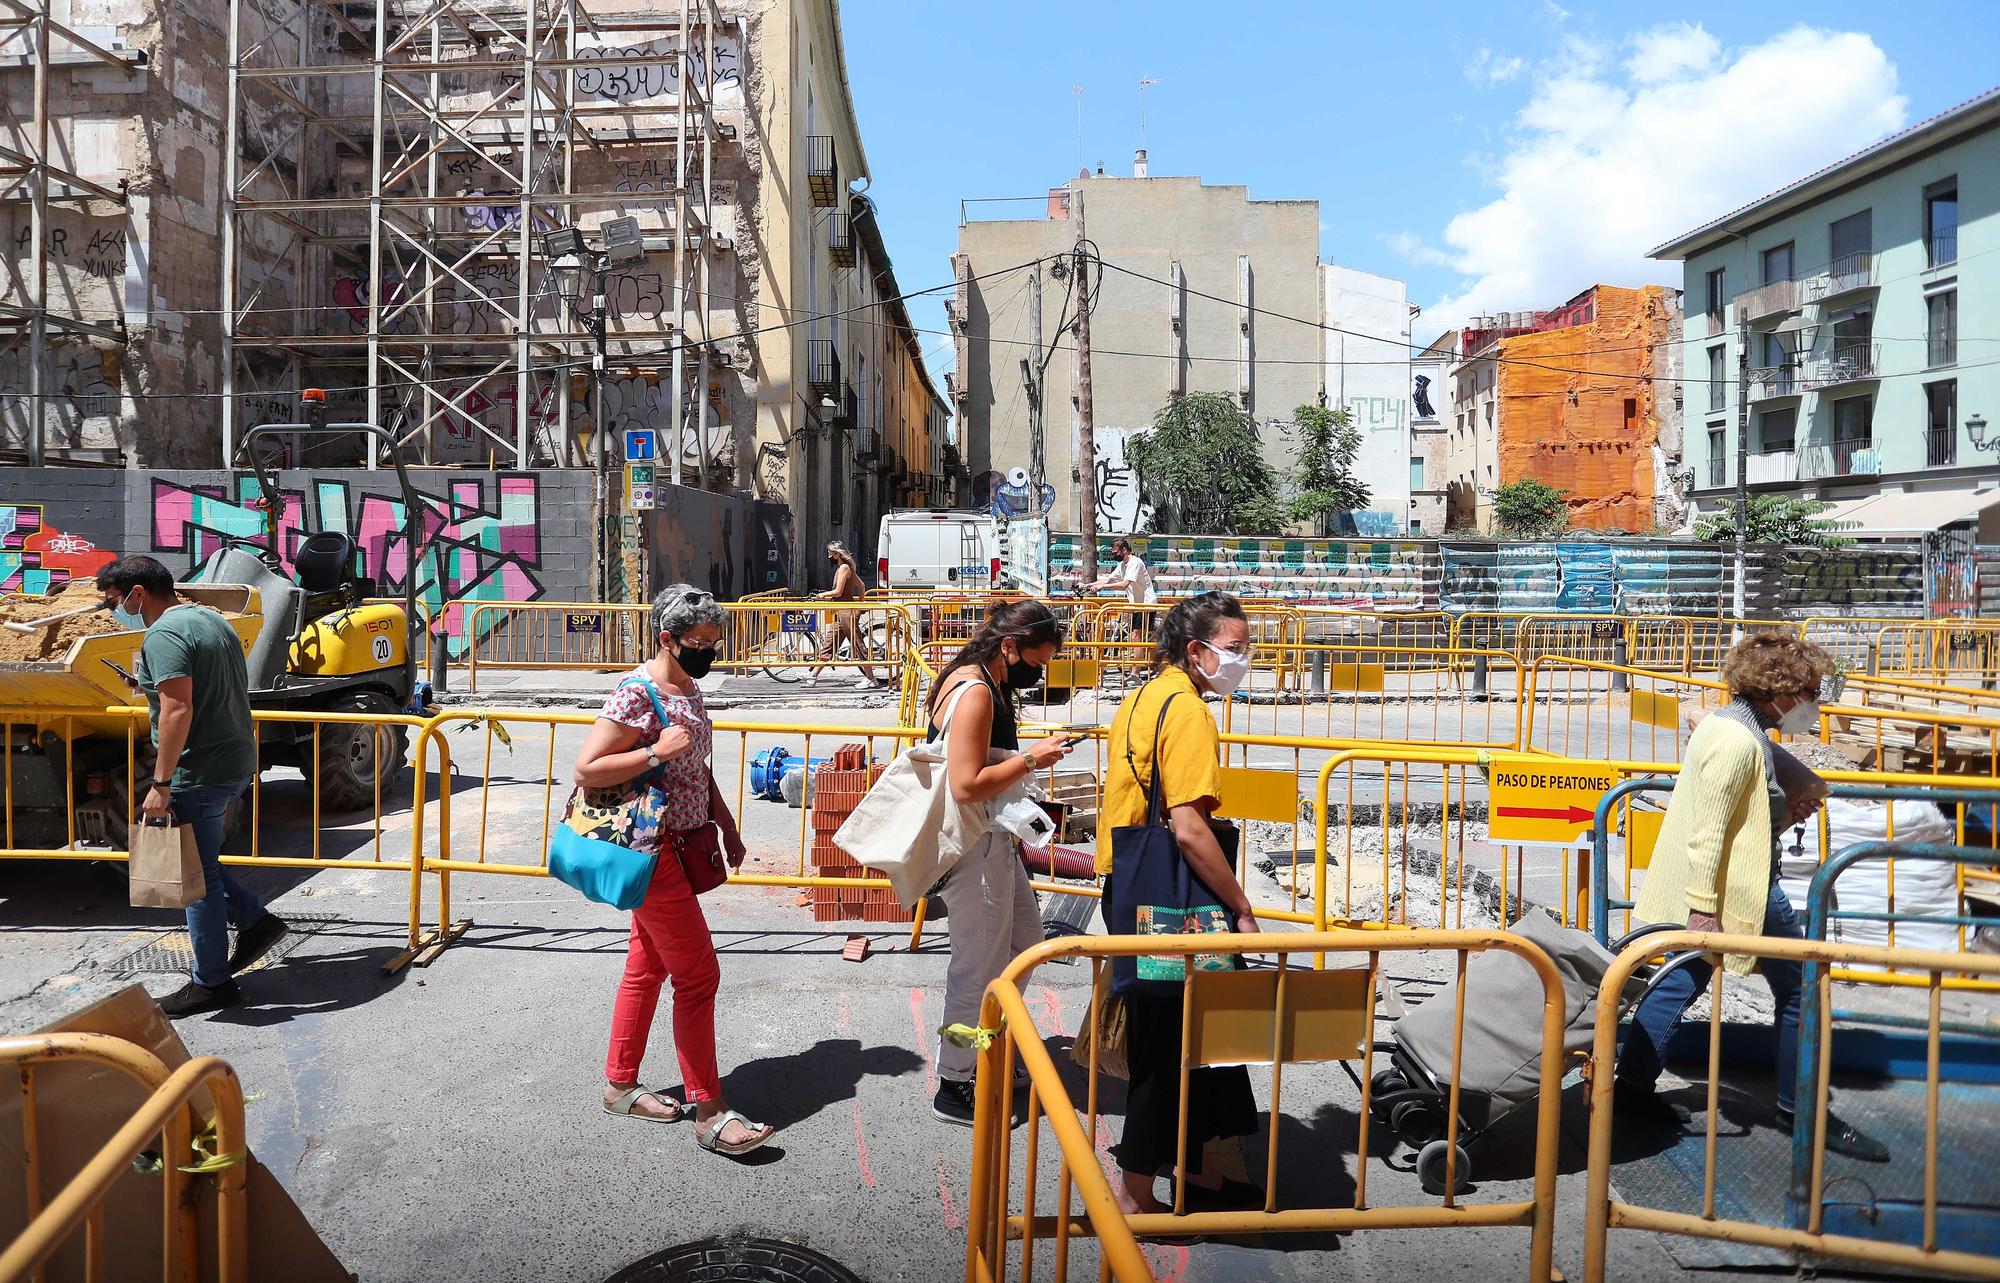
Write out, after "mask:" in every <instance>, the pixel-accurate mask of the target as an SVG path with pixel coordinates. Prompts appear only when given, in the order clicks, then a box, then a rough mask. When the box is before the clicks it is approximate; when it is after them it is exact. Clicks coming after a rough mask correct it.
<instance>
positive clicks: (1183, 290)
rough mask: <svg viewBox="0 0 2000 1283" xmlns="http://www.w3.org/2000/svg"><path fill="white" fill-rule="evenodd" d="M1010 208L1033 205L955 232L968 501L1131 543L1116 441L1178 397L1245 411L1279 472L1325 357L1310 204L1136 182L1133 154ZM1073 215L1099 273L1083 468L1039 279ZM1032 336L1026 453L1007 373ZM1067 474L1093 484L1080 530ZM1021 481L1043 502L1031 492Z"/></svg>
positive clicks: (1071, 231)
mask: <svg viewBox="0 0 2000 1283" xmlns="http://www.w3.org/2000/svg"><path fill="white" fill-rule="evenodd" d="M1023 199H1024V200H1028V199H1031V200H1032V202H1033V204H1034V205H1035V206H1036V207H1037V214H1036V216H1035V217H1032V218H1020V217H1014V218H986V217H972V218H970V219H968V220H967V221H965V222H962V223H961V224H960V227H959V234H958V253H957V254H956V255H955V256H954V260H953V262H954V267H955V269H956V272H957V279H958V282H959V285H958V290H957V294H956V297H955V298H954V300H953V302H952V312H951V315H952V325H953V328H954V329H955V330H956V332H957V334H958V342H957V349H958V351H957V361H956V369H955V371H954V375H953V378H952V380H951V386H952V395H953V400H954V403H955V408H956V410H957V413H958V416H959V424H960V442H959V448H960V450H961V451H962V452H963V455H964V459H965V463H966V465H967V467H968V468H969V469H970V471H971V475H972V493H971V494H970V495H969V496H968V500H969V502H971V503H973V504H975V505H977V506H979V507H986V508H991V509H992V510H994V511H996V512H999V513H1002V514H1003V515H1019V514H1021V513H1023V512H1027V513H1047V514H1048V516H1049V519H1050V524H1051V525H1052V527H1053V528H1055V529H1058V530H1080V529H1082V523H1083V521H1085V520H1094V521H1095V523H1096V528H1097V529H1098V530H1100V531H1104V532H1112V531H1130V530H1135V529H1143V528H1144V527H1145V521H1146V519H1147V516H1148V514H1147V513H1146V511H1145V509H1144V505H1143V499H1142V496H1141V494H1140V491H1139V487H1138V485H1137V482H1136V478H1135V477H1134V476H1133V474H1132V470H1131V468H1130V466H1129V464H1128V463H1127V460H1126V454H1125V446H1126V443H1127V442H1128V441H1130V440H1131V438H1132V436H1133V435H1134V434H1135V433H1139V432H1143V431H1145V430H1146V429H1147V428H1148V427H1149V426H1150V425H1151V424H1152V422H1153V416H1154V414H1155V413H1157V412H1158V411H1159V409H1160V408H1161V407H1162V406H1164V405H1166V404H1167V403H1168V402H1169V401H1170V400H1171V399H1172V398H1174V397H1177V396H1180V395H1182V394H1183V393H1189V392H1214V393H1221V394H1223V395H1226V396H1228V397H1230V398H1231V399H1233V400H1235V401H1236V402H1237V403H1238V404H1239V405H1241V406H1243V407H1244V408H1245V409H1247V410H1248V411H1249V412H1250V413H1251V414H1252V415H1254V416H1255V417H1256V419H1257V420H1258V422H1259V424H1260V425H1261V430H1260V436H1261V445H1262V449H1263V453H1264V457H1265V458H1266V460H1268V461H1269V462H1270V463H1271V465H1272V467H1273V468H1276V469H1279V470H1280V471H1283V470H1285V469H1287V468H1289V467H1290V466H1291V462H1292V459H1293V458H1294V455H1295V448H1294V445H1293V443H1292V441H1291V440H1290V435H1289V428H1290V423H1291V419H1292V414H1293V411H1294V410H1296V409H1297V408H1298V407H1299V406H1301V405H1310V404H1316V403H1318V401H1319V398H1320V396H1321V395H1322V393H1323V392H1324V391H1325V370H1326V365H1325V363H1326V362H1327V361H1328V360H1329V359H1330V358H1329V354H1328V350H1327V349H1326V347H1325V346H1324V344H1323V343H1322V335H1321V332H1320V331H1319V330H1318V329H1317V328H1316V327H1315V325H1314V324H1313V323H1312V322H1315V321H1317V319H1318V318H1319V316H1320V308H1321V298H1322V288H1321V277H1320V271H1319V203H1318V202H1317V201H1309V200H1252V199H1250V196H1249V192H1248V190H1247V189H1246V188H1243V187H1240V186H1228V185H1211V184H1207V183H1204V182H1202V181H1201V180H1200V179H1199V178H1186V177H1153V176H1151V174H1150V170H1149V168H1148V165H1147V161H1146V157H1145V154H1144V153H1143V152H1142V153H1140V154H1139V156H1138V157H1137V158H1136V159H1135V162H1134V169H1133V174H1132V176H1131V177H1129V178H1127V177H1122V176H1117V175H1108V174H1105V173H1102V172H1098V173H1094V174H1084V175H1079V176H1078V177H1077V178H1076V179H1075V180H1074V181H1072V182H1070V183H1067V184H1065V185H1063V186H1061V187H1056V188H1052V189H1050V190H1049V191H1048V192H1047V193H1046V195H1045V196H1036V197H1033V198H1023ZM1079 207H1080V209H1081V211H1082V214H1083V218H1084V223H1085V226H1086V229H1087V231H1088V233H1089V237H1090V239H1091V241H1092V242H1094V243H1095V245H1096V246H1097V251H1098V253H1099V255H1100V256H1101V257H1102V258H1103V260H1104V262H1105V263H1106V264H1107V266H1106V268H1105V270H1104V272H1103V275H1102V277H1101V278H1100V279H1099V280H1097V281H1095V282H1093V283H1092V288H1093V290H1094V291H1095V292H1096V297H1095V302H1094V306H1093V309H1092V311H1091V322H1090V328H1091V347H1092V386H1093V392H1094V406H1095V424H1094V427H1095V432H1094V437H1095V446H1096V458H1095V459H1094V460H1089V461H1086V460H1082V459H1079V457H1078V456H1079V453H1080V451H1079V448H1078V418H1077V403H1076V360H1075V351H1074V348H1075V344H1074V342H1073V341H1072V340H1071V338H1070V337H1069V336H1068V335H1067V334H1065V333H1063V327H1064V326H1065V325H1067V324H1068V323H1069V322H1070V321H1072V320H1074V318H1075V311H1074V306H1073V303H1072V299H1073V292H1072V287H1073V284H1074V283H1073V282H1072V281H1069V280H1067V279H1065V278H1064V277H1059V276H1057V275H1056V272H1057V271H1058V270H1060V271H1064V272H1066V271H1067V263H1066V261H1065V262H1064V264H1063V266H1062V267H1061V268H1058V267H1057V266H1056V264H1055V262H1054V260H1057V259H1060V258H1064V256H1067V255H1068V254H1069V253H1070V251H1071V250H1072V249H1073V248H1074V246H1075V243H1076V223H1075V222H1074V221H1072V217H1071V215H1072V211H1073V210H1074V209H1077V208H1079ZM991 208H993V207H991V206H985V205H980V206H975V207H973V212H974V213H975V214H978V213H980V212H981V211H985V210H988V209H991ZM1037 263H1039V264H1041V266H1040V267H1035V266H1033V265H1034V264H1037ZM1037 275H1039V278H1040V279H1039V280H1037V279H1036V276H1037ZM1036 299H1039V300H1040V308H1039V316H1037V309H1036V308H1035V306H1034V301H1035V300H1036ZM1293 317H1301V318H1305V319H1306V321H1307V322H1308V323H1307V324H1299V323H1298V322H1297V321H1295V320H1291V319H1287V318H1293ZM1038 335H1039V337H1040V340H1041V342H1042V344H1043V345H1044V349H1045V350H1046V348H1047V347H1048V346H1049V345H1055V346H1056V348H1057V351H1056V353H1055V356H1054V357H1053V359H1051V360H1050V361H1049V363H1048V367H1047V372H1046V376H1045V384H1044V387H1043V392H1042V407H1043V440H1041V441H1039V442H1037V441H1036V440H1035V439H1034V437H1033V435H1032V433H1031V431H1030V413H1029V410H1030V407H1029V397H1028V395H1027V388H1028V381H1027V376H1026V375H1025V374H1024V373H1023V370H1022V362H1023V359H1024V358H1025V357H1027V356H1028V355H1029V353H1030V352H1031V351H1033V350H1034V343H1035V339H1036V337H1037V336H1038ZM1038 455H1039V457H1037V456H1038ZM1083 466H1092V467H1094V469H1095V479H1096V483H1097V485H1096V493H1097V511H1096V512H1095V513H1094V514H1090V515H1088V516H1086V514H1084V513H1082V512H1081V511H1080V510H1079V494H1080V491H1079V488H1078V485H1077V479H1078V477H1079V475H1080V471H1079V470H1080V468H1081V467H1083ZM1037 474H1039V475H1041V476H1042V477H1044V478H1045V479H1046V480H1045V482H1044V488H1043V490H1042V493H1041V494H1039V495H1031V494H1030V493H1029V491H1030V488H1031V486H1032V482H1031V481H1030V478H1032V477H1033V476H1034V475H1037Z"/></svg>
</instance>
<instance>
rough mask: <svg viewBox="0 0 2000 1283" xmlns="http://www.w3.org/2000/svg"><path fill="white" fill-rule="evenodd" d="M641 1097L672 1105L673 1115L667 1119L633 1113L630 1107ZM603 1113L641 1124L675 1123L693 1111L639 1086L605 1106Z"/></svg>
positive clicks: (662, 1094)
mask: <svg viewBox="0 0 2000 1283" xmlns="http://www.w3.org/2000/svg"><path fill="white" fill-rule="evenodd" d="M641 1096H651V1097H653V1098H654V1099H655V1100H658V1101H659V1102H660V1103H661V1104H663V1105H672V1106H673V1107H674V1112H673V1115H672V1116H671V1117H668V1118H661V1117H659V1116H657V1115H654V1114H635V1113H633V1112H632V1106H634V1105H636V1104H638V1103H639V1097H641ZM604 1112H605V1113H607V1114H616V1115H617V1116H618V1117H620V1118H636V1119H638V1120H639V1121H640V1122H642V1123H677V1122H679V1121H681V1120H682V1119H683V1118H686V1117H687V1116H688V1115H689V1114H691V1113H693V1112H694V1111H693V1110H692V1109H690V1108H689V1107H688V1106H686V1105H683V1104H681V1103H680V1102H679V1101H677V1100H675V1099H674V1098H673V1097H671V1096H668V1095H666V1094H665V1093H664V1092H659V1091H655V1090H653V1089H652V1088H651V1087H647V1086H645V1085H643V1084H641V1085H640V1086H637V1087H634V1088H632V1089H631V1090H630V1091H628V1092H625V1093H623V1094H622V1095H620V1096H619V1097H618V1099H616V1100H614V1101H612V1102H610V1103H609V1104H607V1105H605V1106H604Z"/></svg>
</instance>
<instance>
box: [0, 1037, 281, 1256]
mask: <svg viewBox="0 0 2000 1283" xmlns="http://www.w3.org/2000/svg"><path fill="white" fill-rule="evenodd" d="M74 1064H88V1065H100V1066H103V1067H105V1068H109V1069H113V1070H116V1071H118V1072H120V1073H122V1074H124V1075H125V1076H126V1077H128V1078H131V1079H132V1080H133V1081H135V1082H136V1083H138V1084H139V1085H140V1086H141V1087H142V1088H144V1089H146V1090H147V1091H148V1092H150V1093H151V1094H150V1095H149V1096H148V1098H147V1100H146V1102H145V1104H143V1105H142V1106H140V1108H139V1109H138V1111H137V1112H135V1113H134V1114H133V1115H132V1117H131V1118H129V1119H127V1120H126V1122H125V1123H124V1125H122V1126H121V1127H119V1128H118V1130H117V1131H116V1132H115V1133H113V1135H112V1136H111V1138H110V1140H108V1141H107V1142H105V1144H104V1147H103V1148H102V1149H100V1150H98V1151H97V1153H96V1154H94V1155H92V1156H91V1158H90V1160H89V1161H88V1162H86V1163H85V1164H84V1165H83V1167H82V1168H81V1169H80V1170H79V1171H78V1172H77V1173H76V1175H75V1176H73V1177H71V1178H70V1180H69V1183H68V1184H66V1185H64V1186H63V1187H62V1189H61V1190H60V1191H58V1192H57V1194H56V1195H55V1197H54V1198H51V1199H50V1200H49V1201H48V1203H47V1204H46V1205H44V1204H43V1202H42V1190H43V1187H44V1182H45V1180H46V1175H45V1172H44V1169H43V1164H44V1162H45V1161H46V1160H45V1156H44V1153H43V1146H42V1144H41V1139H40V1137H41V1120H40V1117H39V1113H40V1111H39V1109H38V1101H37V1089H36V1078H37V1076H38V1074H39V1073H40V1072H41V1071H44V1070H47V1069H50V1068H52V1067H55V1066H60V1065H74ZM0 1065H7V1066H10V1067H11V1068H12V1069H13V1071H14V1072H16V1073H18V1074H19V1076H20V1083H21V1141H22V1143H21V1147H20V1149H19V1151H18V1152H19V1155H20V1159H21V1163H22V1185H23V1187H24V1188H25V1189H26V1190H27V1195H28V1206H27V1225H26V1227H25V1228H24V1229H23V1230H22V1231H21V1233H20V1235H19V1236H18V1237H16V1238H15V1239H14V1241H13V1242H11V1243H8V1244H6V1245H5V1246H4V1247H0V1280H4V1281H5V1283H16V1281H17V1280H28V1279H40V1278H42V1277H43V1271H44V1268H45V1267H46V1266H47V1265H48V1264H49V1263H50V1262H51V1261H52V1260H53V1259H54V1258H55V1257H56V1256H57V1254H58V1253H62V1252H64V1251H65V1248H66V1247H67V1248H68V1249H69V1253H68V1254H69V1255H71V1256H74V1257H80V1258H81V1261H80V1263H81V1268H82V1275H81V1276H82V1277H83V1278H85V1279H89V1280H92V1281H93V1283H95V1281H96V1280H100V1279H103V1278H104V1277H106V1275H105V1270H106V1268H107V1261H110V1260H116V1261H119V1262H121V1263H122V1264H123V1265H124V1266H125V1267H127V1268H128V1269H129V1267H131V1266H133V1265H135V1264H140V1263H142V1262H143V1263H144V1264H146V1265H149V1266H150V1265H151V1264H152V1260H153V1259H157V1262H158V1267H157V1275H156V1277H162V1278H167V1279H194V1278H196V1277H197V1272H198V1271H199V1270H200V1269H201V1267H202V1264H203V1262H204V1261H207V1262H209V1263H210V1266H211V1268H212V1269H213V1270H214V1277H215V1278H216V1280H217V1281H218V1283H246V1281H247V1280H248V1279H249V1277H250V1275H249V1234H248V1216H249V1204H248V1199H247V1196H246V1190H247V1186H248V1177H249V1172H248V1168H247V1166H246V1159H247V1157H248V1149H247V1145H248V1142H247V1140H246V1138H245V1134H244V1126H243V1088H242V1087H241V1085H239V1084H238V1082H237V1081H236V1073H235V1071H234V1070H232V1069H231V1068H230V1067H229V1066H228V1065H227V1064H226V1063H224V1062H223V1061H221V1060H217V1059H216V1058H215V1057H213V1056H204V1057H202V1058H200V1059H198V1060H191V1061H189V1062H188V1063H187V1064H185V1065H182V1066H181V1067H180V1068H179V1069H176V1070H174V1071H173V1072H172V1073H168V1072H167V1068H166V1066H165V1065H164V1064H162V1063H161V1062H160V1059H159V1057H157V1056H155V1055H154V1054H153V1053H152V1052H150V1051H147V1050H146V1049H145V1048H143V1047H140V1046H137V1045H136V1044H133V1043H130V1042H127V1041H125V1040H124V1039H122V1038H113V1037H110V1036H108V1035H105V1034H87V1033H43V1034H33V1035H29V1036H26V1037H16V1038H0ZM203 1096H205V1097H207V1098H208V1099H209V1100H210V1101H212V1102H213V1106H214V1113H215V1116H214V1122H213V1124H212V1126H213V1129H214V1141H213V1144H212V1147H211V1148H204V1147H202V1146H198V1145H197V1144H196V1143H195V1141H196V1123H197V1122H198V1121H199V1120H198V1118H197V1116H196V1113H195V1109H196V1105H195V1102H196V1100H197V1098H199V1097H203ZM10 1148H11V1147H10ZM147 1150H157V1152H158V1153H159V1154H160V1155H161V1156H162V1158H161V1162H160V1165H159V1168H158V1170H157V1171H156V1172H148V1171H147V1170H146V1169H145V1168H143V1167H142V1168H139V1169H138V1170H137V1171H135V1169H134V1164H135V1162H137V1161H138V1160H139V1159H140V1155H141V1154H142V1153H144V1152H145V1151H147ZM132 1180H140V1181H151V1180H158V1181H159V1182H160V1187H161V1197H160V1202H159V1205H160V1208H161V1216H162V1224H161V1227H160V1233H159V1240H158V1256H157V1258H153V1257H152V1245H151V1243H150V1242H149V1241H148V1236H147V1235H146V1234H145V1231H143V1230H142V1229H140V1228H139V1227H138V1226H136V1225H133V1224H130V1223H129V1222H121V1223H119V1224H117V1225H114V1226H109V1227H107V1226H106V1224H105V1215H104V1203H105V1200H106V1198H107V1197H109V1196H110V1194H111V1193H112V1191H113V1190H114V1189H116V1188H117V1187H118V1185H119V1184H120V1182H123V1181H132ZM202 1184H212V1185H213V1187H214V1191H215V1212H214V1217H215V1220H214V1228H213V1230H212V1231H210V1233H209V1234H208V1235H207V1236H204V1235H203V1233H202V1230H201V1227H200V1223H199V1221H200V1212H199V1192H198V1186H200V1185H202ZM79 1229H81V1230H82V1231H83V1242H82V1245H81V1250H80V1251H78V1250H76V1247H75V1245H74V1239H75V1235H76V1233H77V1231H78V1230H79ZM205 1237H206V1242H204V1238H205ZM204 1246H206V1248H207V1249H208V1250H207V1251H204V1250H203V1248H204ZM124 1277H138V1276H137V1275H134V1274H130V1273H126V1274H125V1275H124Z"/></svg>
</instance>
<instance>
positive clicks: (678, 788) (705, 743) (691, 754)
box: [597, 667, 715, 832]
mask: <svg viewBox="0 0 2000 1283" xmlns="http://www.w3.org/2000/svg"><path fill="white" fill-rule="evenodd" d="M648 686H653V689H654V691H655V693H657V694H658V695H659V697H660V707H661V708H662V709H664V710H665V711H666V714H667V720H668V721H670V722H672V723H673V724H674V725H676V726H679V727H681V728H683V729H684V730H686V731H687V733H688V735H689V736H690V737H691V738H692V739H693V740H694V746H693V747H692V748H690V749H689V750H688V751H687V752H685V753H683V754H681V755H680V756H679V757H676V758H672V759H670V760H669V761H667V762H666V763H664V764H663V765H661V767H660V768H659V770H658V771H657V772H655V775H656V777H657V779H656V782H657V784H658V787H659V789H660V792H661V813H660V823H661V826H662V827H663V828H665V829H667V830H669V831H672V832H681V831H684V830H686V829H698V828H700V827H701V826H702V825H704V824H707V823H708V822H709V810H708V804H709V774H708V771H709V765H708V758H709V750H710V747H711V745H712V743H713V741H714V734H715V731H714V725H713V724H712V723H711V722H710V721H709V720H708V709H707V707H706V706H705V705H704V704H703V703H702V699H701V692H700V691H699V690H697V691H695V692H694V693H693V694H692V695H675V694H672V693H670V692H668V691H665V690H661V689H660V688H659V687H658V686H656V685H654V683H653V679H652V678H651V677H650V676H648V675H647V673H646V670H645V669H644V668H643V667H641V668H635V669H633V670H632V671H631V672H630V673H628V674H626V675H625V677H624V678H623V680H622V681H621V682H620V683H619V686H618V689H617V690H615V691H613V692H612V693H611V698H610V699H608V700H606V701H605V702H604V708H603V709H602V710H601V711H600V712H599V713H598V714H597V715H598V716H599V717H601V718H604V719H605V720H606V721H612V722H616V723H618V724H619V725H620V726H629V727H631V728H632V729H633V730H635V731H637V732H639V742H640V744H642V745H644V744H650V743H652V742H653V741H654V740H656V739H658V738H659V737H660V732H661V731H663V730H665V729H666V728H665V727H664V726H661V725H660V719H659V718H658V717H657V716H655V715H654V713H653V701H652V700H650V699H648V698H646V688H647V687H648Z"/></svg>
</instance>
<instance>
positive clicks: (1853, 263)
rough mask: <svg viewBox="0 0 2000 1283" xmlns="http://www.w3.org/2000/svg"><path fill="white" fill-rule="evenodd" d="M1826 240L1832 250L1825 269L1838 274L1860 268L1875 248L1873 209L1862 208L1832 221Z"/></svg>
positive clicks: (1864, 264)
mask: <svg viewBox="0 0 2000 1283" xmlns="http://www.w3.org/2000/svg"><path fill="white" fill-rule="evenodd" d="M1827 240H1828V242H1829V245H1830V247H1831V249H1832V251H1833V252H1832V254H1830V255H1829V258H1830V260H1831V261H1830V262H1828V263H1827V265H1826V270H1827V271H1829V272H1832V273H1834V274H1835V275H1840V274H1842V273H1849V272H1856V271H1859V270H1861V268H1863V267H1864V266H1866V261H1865V260H1866V259H1867V257H1868V255H1869V254H1870V253H1871V252H1873V250H1874V248H1875V211H1874V210H1872V209H1864V210H1862V211H1861V212H1860V213H1859V214H1849V215H1848V216H1847V217H1846V218H1843V219H1841V220H1840V221H1839V222H1837V223H1834V224H1833V225H1832V226H1830V227H1829V228H1827Z"/></svg>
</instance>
